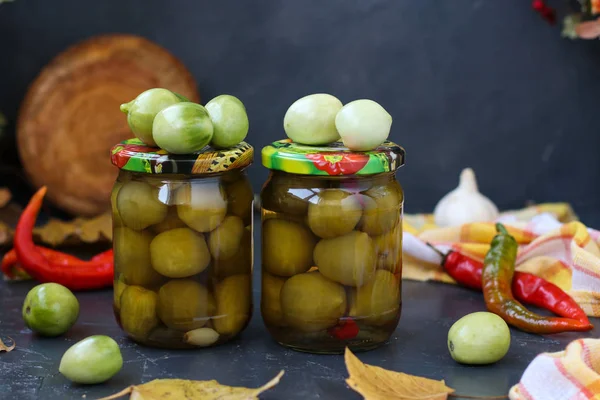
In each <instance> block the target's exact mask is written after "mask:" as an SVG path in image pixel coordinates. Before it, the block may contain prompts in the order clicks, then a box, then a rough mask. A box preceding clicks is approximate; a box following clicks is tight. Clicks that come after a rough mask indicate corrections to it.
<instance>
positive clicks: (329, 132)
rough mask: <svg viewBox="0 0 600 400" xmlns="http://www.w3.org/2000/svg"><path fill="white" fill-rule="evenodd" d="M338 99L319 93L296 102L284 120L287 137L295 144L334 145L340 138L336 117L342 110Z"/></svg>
mask: <svg viewBox="0 0 600 400" xmlns="http://www.w3.org/2000/svg"><path fill="white" fill-rule="evenodd" d="M342 106H343V104H342V102H341V101H340V100H339V99H337V98H336V97H334V96H332V95H330V94H325V93H317V94H311V95H308V96H305V97H302V98H300V99H298V100H296V101H295V102H294V103H293V104H292V105H291V106H290V108H288V110H287V112H286V113H285V116H284V118H283V128H284V130H285V133H286V135H287V136H288V137H289V138H290V139H292V140H293V141H294V142H297V143H302V144H308V145H322V144H329V143H333V142H335V141H336V140H338V139H339V138H340V135H339V133H338V131H337V129H336V127H335V116H336V114H337V113H338V111H340V110H341V109H342Z"/></svg>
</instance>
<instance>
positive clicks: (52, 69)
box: [17, 34, 200, 216]
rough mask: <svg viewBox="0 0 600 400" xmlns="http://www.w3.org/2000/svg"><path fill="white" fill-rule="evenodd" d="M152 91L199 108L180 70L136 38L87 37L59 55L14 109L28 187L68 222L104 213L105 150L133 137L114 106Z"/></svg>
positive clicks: (107, 187)
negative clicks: (41, 192)
mask: <svg viewBox="0 0 600 400" xmlns="http://www.w3.org/2000/svg"><path fill="white" fill-rule="evenodd" d="M152 87H164V88H167V89H170V90H173V91H175V92H177V93H179V94H181V95H183V96H186V97H188V98H189V99H190V100H192V101H196V102H199V101H200V97H199V94H198V92H197V89H196V82H195V80H194V78H193V76H192V75H191V73H190V72H189V71H188V70H187V69H186V67H185V66H184V65H183V64H182V63H181V62H180V61H179V60H178V59H177V58H175V57H174V56H173V55H172V54H170V53H169V52H168V51H167V50H165V49H164V48H162V47H160V46H158V45H156V44H154V43H153V42H151V41H149V40H147V39H144V38H142V37H139V36H134V35H123V34H109V35H102V36H95V37H92V38H90V39H88V40H85V41H82V42H80V43H78V44H76V45H74V46H72V47H70V48H68V49H67V50H65V51H64V52H62V53H61V54H59V55H58V56H57V57H56V58H55V59H54V60H52V61H51V62H50V64H48V65H47V66H46V67H44V68H43V70H42V71H41V73H40V74H39V75H38V77H37V78H36V79H35V80H34V82H33V83H32V85H31V86H30V87H29V90H28V92H27V94H26V96H25V99H24V101H23V103H22V105H21V108H20V110H19V117H18V123H17V147H18V151H19V156H20V158H21V162H22V164H23V167H24V169H25V171H26V173H27V176H28V178H29V180H30V181H31V183H32V184H33V185H34V186H35V187H36V188H38V187H40V186H42V185H46V186H47V187H48V199H49V200H50V201H52V202H53V203H54V204H55V205H57V206H58V207H60V208H61V209H63V210H65V211H67V212H69V213H71V214H73V215H77V216H93V215H97V214H100V213H102V212H104V211H106V210H107V209H108V208H109V203H110V191H111V188H112V185H113V183H114V180H115V177H116V175H117V172H118V170H117V168H115V167H114V166H113V165H112V164H111V162H110V152H109V150H110V148H111V147H112V146H113V145H115V144H116V143H118V142H119V141H121V140H124V139H127V138H130V137H132V136H133V134H132V133H131V131H130V130H129V127H128V125H127V118H126V116H125V114H123V113H121V112H120V111H119V105H120V104H121V103H124V102H127V101H129V100H131V99H133V98H135V97H136V96H137V95H138V94H139V93H141V92H142V91H144V90H146V89H149V88H152Z"/></svg>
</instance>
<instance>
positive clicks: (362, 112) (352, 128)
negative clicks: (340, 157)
mask: <svg viewBox="0 0 600 400" xmlns="http://www.w3.org/2000/svg"><path fill="white" fill-rule="evenodd" d="M335 127H336V128H337V131H338V132H339V134H340V137H341V138H342V142H344V146H346V147H347V148H349V149H350V150H354V151H368V150H373V149H374V148H376V147H377V146H379V145H380V144H382V143H383V142H384V141H385V140H387V138H388V136H389V134H390V129H391V127H392V116H391V115H390V114H389V113H388V112H387V111H386V110H385V109H384V108H383V107H381V106H380V105H379V104H378V103H376V102H374V101H373V100H367V99H362V100H355V101H352V102H350V103H348V104H346V105H345V106H344V107H343V108H342V109H341V110H340V112H338V113H337V115H336V117H335Z"/></svg>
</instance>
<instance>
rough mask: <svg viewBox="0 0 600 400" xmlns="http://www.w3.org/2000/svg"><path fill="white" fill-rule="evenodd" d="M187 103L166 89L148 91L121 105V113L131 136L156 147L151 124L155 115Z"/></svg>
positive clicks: (181, 97)
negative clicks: (180, 103)
mask: <svg viewBox="0 0 600 400" xmlns="http://www.w3.org/2000/svg"><path fill="white" fill-rule="evenodd" d="M181 101H187V99H185V97H183V96H181V95H178V94H176V93H173V92H171V91H170V90H167V89H162V88H154V89H148V90H146V91H144V92H142V93H140V95H138V97H136V98H135V99H133V100H132V101H130V102H129V103H125V104H121V111H122V112H124V113H126V114H127V123H128V124H129V128H130V129H131V131H132V132H133V134H134V135H135V136H136V137H137V138H138V139H140V140H141V141H142V142H144V143H145V144H147V145H148V146H156V142H155V141H154V139H153V138H152V123H153V122H154V118H155V117H156V114H158V113H159V112H160V111H161V110H163V109H165V108H166V107H168V106H170V105H173V104H176V103H179V102H181Z"/></svg>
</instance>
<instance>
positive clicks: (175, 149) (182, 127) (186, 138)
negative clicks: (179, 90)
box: [152, 102, 213, 154]
mask: <svg viewBox="0 0 600 400" xmlns="http://www.w3.org/2000/svg"><path fill="white" fill-rule="evenodd" d="M152 137H153V138H154V141H155V142H156V144H157V145H158V146H159V147H160V148H161V149H164V150H166V151H168V152H169V153H172V154H189V153H194V152H197V151H200V150H202V149H203V148H204V146H206V145H207V144H209V143H210V141H211V139H212V137H213V124H212V121H211V120H210V117H209V115H208V112H207V111H206V108H204V107H203V106H201V105H200V104H196V103H185V102H182V103H177V104H173V105H172V106H169V107H167V108H165V109H164V110H162V111H161V112H159V113H158V114H157V115H156V118H154V124H153V125H152Z"/></svg>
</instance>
